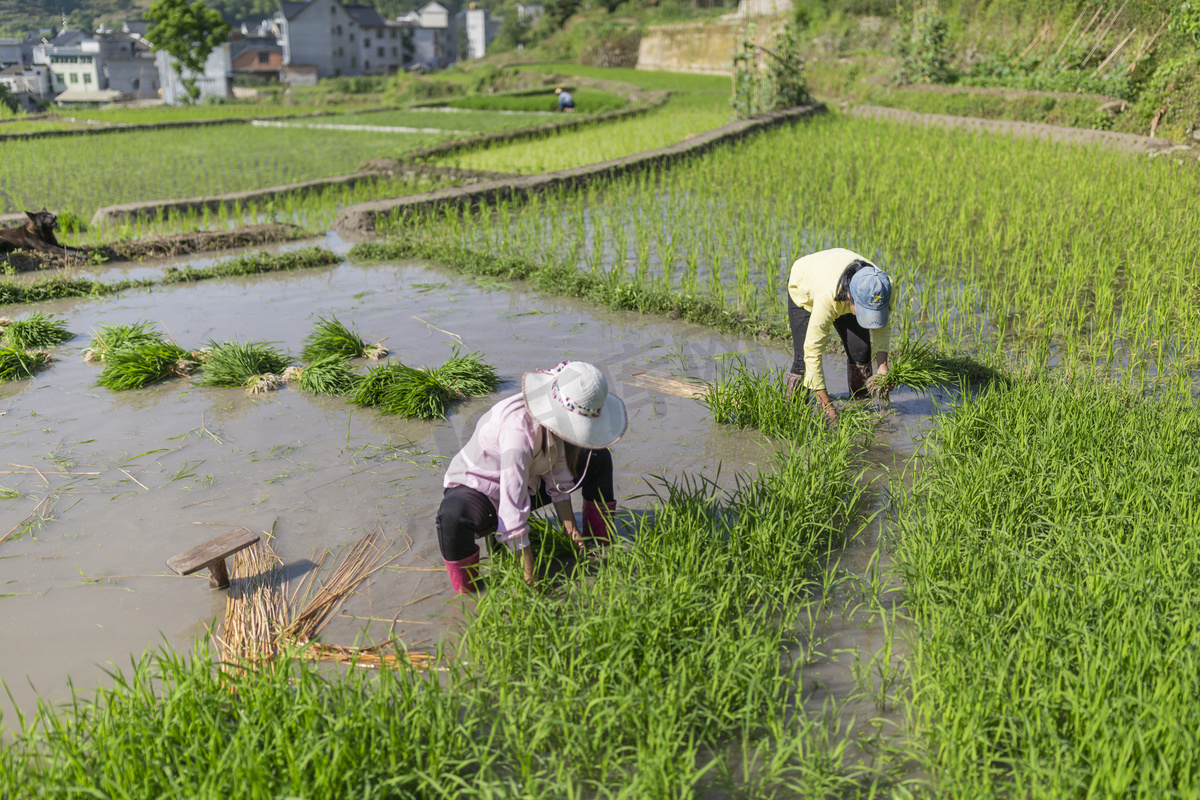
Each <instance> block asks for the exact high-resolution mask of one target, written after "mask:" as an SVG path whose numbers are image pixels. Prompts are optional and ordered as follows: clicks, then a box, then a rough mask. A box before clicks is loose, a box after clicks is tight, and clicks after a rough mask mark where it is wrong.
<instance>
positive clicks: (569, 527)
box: [563, 522, 588, 555]
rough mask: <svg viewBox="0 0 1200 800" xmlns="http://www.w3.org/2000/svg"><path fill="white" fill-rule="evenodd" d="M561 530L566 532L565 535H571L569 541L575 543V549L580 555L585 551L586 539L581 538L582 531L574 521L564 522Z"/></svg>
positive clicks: (586, 549) (586, 547)
mask: <svg viewBox="0 0 1200 800" xmlns="http://www.w3.org/2000/svg"><path fill="white" fill-rule="evenodd" d="M563 530H564V531H566V532H567V536H570V537H571V541H572V542H574V543H575V547H576V549H578V550H579V553H580V555H583V554H585V553H587V551H588V546H587V541H586V540H585V539H584V538H583V531H581V530H579V526H578V525H576V524H575V523H574V522H564V523H563Z"/></svg>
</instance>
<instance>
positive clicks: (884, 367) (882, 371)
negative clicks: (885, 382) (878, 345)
mask: <svg viewBox="0 0 1200 800" xmlns="http://www.w3.org/2000/svg"><path fill="white" fill-rule="evenodd" d="M875 374H876V375H887V374H888V362H886V361H880V362H879V366H877V367H876V368H875Z"/></svg>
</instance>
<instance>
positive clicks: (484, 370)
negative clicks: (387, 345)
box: [350, 350, 500, 420]
mask: <svg viewBox="0 0 1200 800" xmlns="http://www.w3.org/2000/svg"><path fill="white" fill-rule="evenodd" d="M499 384H500V377H499V376H498V375H497V374H496V369H495V368H494V367H492V366H491V365H490V364H486V363H484V362H483V360H482V359H481V358H480V357H479V354H478V353H471V354H470V355H467V356H460V355H459V354H458V351H457V350H456V351H455V352H454V355H453V356H452V357H451V358H450V360H449V361H447V362H446V363H445V364H443V365H442V366H440V367H437V368H436V369H434V368H430V367H420V368H416V367H410V366H407V365H405V364H402V363H400V362H399V361H389V362H388V363H386V364H383V365H380V366H378V367H375V368H373V369H371V370H369V371H368V372H367V374H366V375H364V376H363V377H361V378H359V380H358V385H357V386H356V387H355V389H354V393H353V394H352V395H351V398H350V399H351V400H352V401H353V402H355V403H357V404H358V405H360V406H375V407H378V408H379V409H380V410H381V411H383V412H384V413H385V414H399V415H401V416H404V417H410V418H415V419H425V420H429V419H445V418H446V408H447V407H448V406H449V405H450V402H451V401H453V400H457V399H460V398H464V397H482V396H484V395H487V394H490V393H491V392H493V391H495V390H496V387H497V386H498V385H499Z"/></svg>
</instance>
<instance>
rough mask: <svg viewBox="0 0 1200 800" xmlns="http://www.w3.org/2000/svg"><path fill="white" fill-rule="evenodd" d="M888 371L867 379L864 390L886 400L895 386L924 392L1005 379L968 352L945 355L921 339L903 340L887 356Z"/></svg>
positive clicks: (876, 397)
mask: <svg viewBox="0 0 1200 800" xmlns="http://www.w3.org/2000/svg"><path fill="white" fill-rule="evenodd" d="M890 362H891V363H890V364H889V365H888V371H887V372H886V373H884V374H883V375H872V376H871V377H870V378H868V379H867V391H868V392H869V393H870V394H871V397H873V398H875V399H876V400H886V399H887V397H888V395H889V393H891V391H892V390H893V389H895V388H896V387H897V386H907V387H909V388H910V389H914V390H916V391H918V392H928V391H930V390H932V389H935V388H937V387H938V386H948V385H958V384H980V383H990V382H992V381H1000V382H1006V381H1007V379H1006V378H1005V377H1004V376H1003V375H1001V374H1000V373H999V372H997V371H996V370H994V369H992V368H991V367H988V366H987V365H985V364H981V363H979V362H978V361H976V360H975V359H973V358H970V357H969V356H948V355H945V354H944V353H941V352H939V351H938V350H937V349H936V348H934V347H933V346H932V345H929V344H926V343H924V342H906V343H905V344H902V345H901V346H900V347H898V348H896V351H895V353H894V354H893V355H892V356H891V359H890Z"/></svg>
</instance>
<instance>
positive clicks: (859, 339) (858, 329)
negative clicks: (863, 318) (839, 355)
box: [833, 314, 871, 366]
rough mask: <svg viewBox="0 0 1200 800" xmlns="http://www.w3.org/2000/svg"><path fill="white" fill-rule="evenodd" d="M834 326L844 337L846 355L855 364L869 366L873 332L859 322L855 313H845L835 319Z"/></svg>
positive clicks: (843, 345) (839, 334)
mask: <svg viewBox="0 0 1200 800" xmlns="http://www.w3.org/2000/svg"><path fill="white" fill-rule="evenodd" d="M833 328H834V330H836V331H837V332H838V336H840V337H841V339H842V347H844V348H845V349H846V357H847V358H849V359H850V361H851V362H852V363H854V364H858V365H860V366H869V365H870V363H871V332H870V331H869V330H867V329H866V328H864V327H863V326H862V325H859V324H858V318H857V317H855V316H854V315H853V314H843V315H842V316H840V317H838V318H837V319H835V320H834V321H833Z"/></svg>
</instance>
